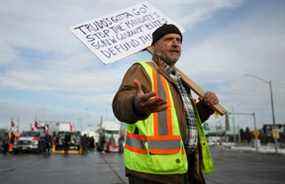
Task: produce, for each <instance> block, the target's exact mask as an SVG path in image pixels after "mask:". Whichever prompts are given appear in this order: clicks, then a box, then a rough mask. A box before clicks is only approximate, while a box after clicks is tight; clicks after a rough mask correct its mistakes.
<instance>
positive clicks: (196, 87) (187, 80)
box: [147, 47, 226, 116]
mask: <svg viewBox="0 0 285 184" xmlns="http://www.w3.org/2000/svg"><path fill="white" fill-rule="evenodd" d="M147 50H148V51H149V52H150V53H151V54H153V51H152V48H151V47H148V48H147ZM175 69H176V70H177V72H178V73H179V74H180V76H181V78H182V80H183V81H184V82H185V83H186V84H187V85H188V86H189V87H190V88H191V89H192V90H193V91H194V92H195V93H196V94H197V95H198V96H199V97H201V98H202V97H203V96H204V95H205V92H204V90H203V89H202V88H201V87H200V86H199V85H198V84H197V83H195V82H194V81H193V80H191V79H190V78H189V77H188V76H187V75H186V74H184V73H183V72H182V71H181V70H179V69H178V68H176V67H175ZM213 108H214V110H215V111H216V112H217V113H219V114H220V115H221V116H223V115H224V114H225V113H226V110H225V108H224V107H223V106H222V105H220V104H217V105H215V106H213Z"/></svg>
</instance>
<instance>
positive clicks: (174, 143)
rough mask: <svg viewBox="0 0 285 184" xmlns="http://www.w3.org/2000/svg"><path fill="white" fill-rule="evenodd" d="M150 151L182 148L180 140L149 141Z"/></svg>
mask: <svg viewBox="0 0 285 184" xmlns="http://www.w3.org/2000/svg"><path fill="white" fill-rule="evenodd" d="M148 145H149V148H150V149H176V148H180V140H170V141H153V140H152V141H148Z"/></svg>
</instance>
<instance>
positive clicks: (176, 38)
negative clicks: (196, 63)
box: [153, 33, 182, 66]
mask: <svg viewBox="0 0 285 184" xmlns="http://www.w3.org/2000/svg"><path fill="white" fill-rule="evenodd" d="M181 41H182V40H181V37H180V35H179V34H175V33H170V34H166V35H164V36H163V37H162V38H160V39H159V40H158V41H157V42H156V43H155V44H154V45H153V47H154V54H156V55H158V56H159V57H161V59H162V60H163V61H164V62H166V63H167V64H168V65H170V66H173V65H174V64H175V63H176V62H177V61H178V59H179V57H180V55H181Z"/></svg>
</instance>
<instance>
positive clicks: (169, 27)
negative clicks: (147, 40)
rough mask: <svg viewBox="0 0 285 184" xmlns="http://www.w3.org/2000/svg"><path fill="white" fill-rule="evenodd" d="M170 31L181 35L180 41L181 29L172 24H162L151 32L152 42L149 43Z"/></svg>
mask: <svg viewBox="0 0 285 184" xmlns="http://www.w3.org/2000/svg"><path fill="white" fill-rule="evenodd" d="M170 33H175V34H179V35H180V37H181V41H182V34H181V31H180V30H179V29H178V28H177V27H176V26H175V25H173V24H163V25H162V26H160V27H159V28H157V29H156V30H155V31H154V32H153V33H152V43H151V45H153V44H155V42H157V41H158V40H159V39H160V38H162V37H163V36H164V35H166V34H170Z"/></svg>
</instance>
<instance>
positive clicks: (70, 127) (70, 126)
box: [69, 122, 74, 132]
mask: <svg viewBox="0 0 285 184" xmlns="http://www.w3.org/2000/svg"><path fill="white" fill-rule="evenodd" d="M69 131H71V132H73V131H74V126H73V125H72V123H71V122H69Z"/></svg>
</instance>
